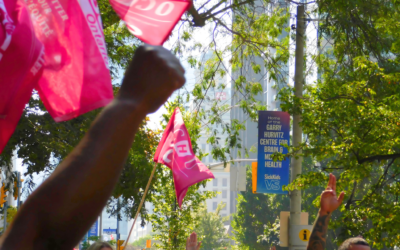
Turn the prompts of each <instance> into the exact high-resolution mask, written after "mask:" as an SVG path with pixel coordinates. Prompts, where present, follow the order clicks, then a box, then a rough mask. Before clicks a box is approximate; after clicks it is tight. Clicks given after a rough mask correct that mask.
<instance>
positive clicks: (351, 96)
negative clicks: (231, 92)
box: [281, 0, 400, 249]
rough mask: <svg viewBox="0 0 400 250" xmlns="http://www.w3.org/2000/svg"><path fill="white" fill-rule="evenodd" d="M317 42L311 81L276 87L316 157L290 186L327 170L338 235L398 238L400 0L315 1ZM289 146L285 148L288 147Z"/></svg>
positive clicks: (384, 242) (382, 243) (381, 240)
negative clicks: (333, 179)
mask: <svg viewBox="0 0 400 250" xmlns="http://www.w3.org/2000/svg"><path fill="white" fill-rule="evenodd" d="M318 6H319V8H318V11H319V14H320V16H321V17H323V18H324V19H325V20H324V22H322V23H321V37H320V39H321V44H325V45H327V48H328V49H326V50H324V51H322V53H320V54H319V55H318V56H316V58H315V60H316V62H317V65H318V70H319V72H320V75H321V77H320V79H319V80H318V82H317V84H316V85H307V86H306V94H305V96H304V98H303V99H297V98H295V97H294V95H293V89H290V88H288V89H285V90H283V91H282V93H281V99H282V100H283V105H282V108H283V109H284V110H285V111H288V112H290V113H292V114H293V113H296V112H297V113H298V112H301V114H302V116H303V121H302V127H303V132H304V134H305V135H306V138H307V140H306V141H305V142H304V143H303V144H302V145H301V148H302V150H303V153H304V155H306V156H311V157H313V158H314V159H316V160H317V161H320V162H321V163H322V168H321V169H320V170H315V171H310V172H308V173H305V174H303V175H302V176H301V177H300V178H299V179H298V180H297V181H296V182H295V183H292V186H290V187H289V188H295V187H297V188H303V189H304V188H308V187H310V186H315V185H320V186H322V185H324V182H325V180H324V179H325V177H326V174H327V172H334V173H335V174H336V175H337V176H340V178H339V181H338V189H339V190H345V191H346V194H347V195H346V198H345V202H344V204H343V206H342V207H341V213H342V215H341V217H340V219H339V220H338V221H333V222H332V226H333V228H340V229H341V230H340V231H339V234H338V235H337V239H338V241H339V242H340V241H343V240H344V239H346V238H348V237H351V236H357V235H360V234H361V235H363V236H364V237H365V238H366V239H367V240H368V241H369V242H370V243H371V245H372V246H373V247H374V248H377V249H391V248H393V246H395V245H399V243H400V242H399V238H398V237H397V234H398V233H397V232H398V231H399V229H400V228H399V223H398V222H399V221H400V220H399V219H400V217H398V215H397V214H396V213H395V212H394V211H398V210H399V208H400V207H399V204H398V195H399V191H400V189H399V187H400V186H399V184H400V183H399V180H400V179H399V178H398V177H399V173H400V172H399V160H398V158H399V157H400V151H399V139H398V138H399V135H400V134H399V133H400V126H399V125H400V120H399V114H400V113H399V110H400V109H399V108H400V106H399V105H400V85H399V83H398V79H399V73H400V67H399V66H400V65H399V46H398V41H399V38H400V37H399V35H400V33H399V30H398V29H396V28H395V27H396V25H398V24H399V21H398V20H399V19H398V16H399V7H400V5H399V2H398V1H379V0H378V1H373V0H372V1H358V0H354V1H330V0H322V1H318ZM295 151H296V149H292V154H295Z"/></svg>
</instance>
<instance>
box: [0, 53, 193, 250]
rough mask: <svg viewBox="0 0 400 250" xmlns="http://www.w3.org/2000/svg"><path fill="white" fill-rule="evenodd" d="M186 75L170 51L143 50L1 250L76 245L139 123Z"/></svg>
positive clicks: (34, 195) (107, 192)
mask: <svg viewBox="0 0 400 250" xmlns="http://www.w3.org/2000/svg"><path fill="white" fill-rule="evenodd" d="M183 74H184V70H183V68H182V67H181V65H180V63H179V61H178V60H177V59H176V58H175V57H174V56H173V55H172V54H171V53H170V52H169V51H167V50H165V49H163V48H162V47H154V46H146V47H141V48H139V49H138V50H137V52H136V53H135V56H134V58H133V60H132V62H131V64H130V66H129V69H128V71H127V73H126V75H125V78H124V82H123V84H122V87H121V90H120V93H119V95H118V96H117V97H116V98H115V100H114V101H113V102H112V103H111V104H110V105H108V106H107V107H106V108H105V109H104V110H103V111H102V112H101V114H100V115H99V116H98V117H97V119H96V120H95V121H94V122H93V124H92V127H91V128H90V130H89V131H88V133H87V134H86V135H85V137H84V138H83V139H82V141H81V142H80V143H79V145H78V146H77V147H76V148H75V149H74V150H73V151H72V153H71V154H70V155H69V156H68V157H67V158H66V159H65V160H64V161H63V162H62V163H61V164H60V165H59V166H58V167H57V169H56V170H55V171H54V173H53V174H52V175H51V176H50V177H49V178H48V179H47V180H46V181H45V182H44V183H43V184H42V185H41V186H40V187H39V188H38V189H37V190H36V191H35V192H33V193H32V195H30V196H29V198H28V199H27V201H26V202H25V204H24V205H23V206H22V208H21V210H20V211H19V212H18V214H17V216H16V218H15V220H14V222H13V224H12V225H11V226H10V227H9V228H8V230H7V232H6V233H5V235H4V237H3V238H2V242H1V243H0V249H1V250H6V249H24V250H29V249H49V250H50V249H51V250H56V249H67V250H70V249H72V248H73V247H74V246H76V244H77V243H78V242H79V241H80V240H81V239H82V237H83V235H84V234H85V233H86V232H87V231H88V230H89V228H90V226H91V225H92V224H93V223H94V222H95V220H96V219H97V217H98V215H99V214H100V212H101V211H102V209H103V207H104V206H105V204H106V202H107V199H108V198H109V197H110V195H111V192H112V190H113V188H114V186H115V184H116V183H117V181H118V178H119V175H120V173H121V171H122V167H123V163H124V161H125V159H126V157H127V154H128V151H129V148H130V147H131V144H132V142H133V139H134V135H135V133H136V131H137V129H138V127H139V125H140V123H141V122H142V120H143V119H144V118H145V117H146V115H147V114H148V113H151V112H154V111H155V110H157V109H158V107H159V106H161V105H162V104H163V103H164V102H165V101H166V100H167V98H168V97H169V96H170V95H171V94H172V92H173V91H174V90H175V89H177V88H179V87H181V86H182V85H183V83H184V82H185V80H184V77H183Z"/></svg>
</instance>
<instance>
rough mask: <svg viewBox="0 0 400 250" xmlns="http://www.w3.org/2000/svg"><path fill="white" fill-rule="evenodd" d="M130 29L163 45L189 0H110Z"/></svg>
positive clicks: (145, 38)
mask: <svg viewBox="0 0 400 250" xmlns="http://www.w3.org/2000/svg"><path fill="white" fill-rule="evenodd" d="M109 1H110V3H111V5H112V7H113V8H114V10H115V12H117V14H118V15H119V17H120V18H121V19H122V20H124V21H125V22H126V26H127V27H128V29H129V31H130V32H131V33H132V34H133V35H135V36H136V37H137V38H139V39H140V40H142V41H143V42H145V43H148V44H151V45H162V44H163V43H164V42H165V40H167V38H168V36H169V35H170V34H171V32H172V29H173V28H174V27H175V25H176V24H177V23H178V21H179V20H180V18H181V16H182V15H183V13H184V12H185V11H186V10H187V9H188V8H189V7H190V5H191V1H189V0H109Z"/></svg>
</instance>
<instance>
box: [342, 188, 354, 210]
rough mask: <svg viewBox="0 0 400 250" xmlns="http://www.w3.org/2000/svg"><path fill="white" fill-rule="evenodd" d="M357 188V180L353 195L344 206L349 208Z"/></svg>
mask: <svg viewBox="0 0 400 250" xmlns="http://www.w3.org/2000/svg"><path fill="white" fill-rule="evenodd" d="M356 188H357V182H356V181H355V182H354V185H353V191H351V195H350V197H349V199H348V200H347V202H346V205H345V206H344V207H345V208H346V209H347V210H348V209H349V208H350V205H351V202H352V201H353V197H354V193H355V191H356Z"/></svg>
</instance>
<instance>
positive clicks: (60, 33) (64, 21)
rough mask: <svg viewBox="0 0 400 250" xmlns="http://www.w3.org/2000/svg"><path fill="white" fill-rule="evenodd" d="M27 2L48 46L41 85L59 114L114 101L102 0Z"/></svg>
mask: <svg viewBox="0 0 400 250" xmlns="http://www.w3.org/2000/svg"><path fill="white" fill-rule="evenodd" d="M27 8H28V10H29V12H30V13H31V17H32V21H33V24H34V26H35V31H36V36H37V37H38V38H39V40H40V41H41V42H42V43H43V45H44V47H45V57H44V60H43V61H42V62H41V63H42V64H43V65H44V67H45V68H44V71H43V76H42V78H41V79H40V81H39V85H38V91H39V95H40V98H41V99H42V101H43V103H44V105H45V106H46V108H47V110H48V111H49V113H50V115H51V116H52V117H53V118H54V120H55V121H57V122H60V121H65V120H69V119H71V118H74V117H77V116H79V115H81V114H83V113H86V112H88V111H91V110H93V109H96V108H99V107H103V106H105V105H106V104H108V103H109V102H110V101H111V100H112V99H113V90H112V85H111V77H110V72H109V70H108V57H107V49H106V45H105V42H104V35H103V28H102V24H101V19H100V12H99V9H98V6H97V2H96V0H79V1H78V0H29V1H27Z"/></svg>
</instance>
